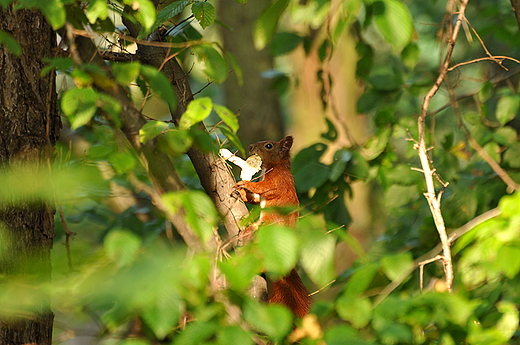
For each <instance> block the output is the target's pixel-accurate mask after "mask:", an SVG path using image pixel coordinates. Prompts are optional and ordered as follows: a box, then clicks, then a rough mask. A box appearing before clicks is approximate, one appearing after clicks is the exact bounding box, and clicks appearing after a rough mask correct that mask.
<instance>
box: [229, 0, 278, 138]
mask: <svg viewBox="0 0 520 345" xmlns="http://www.w3.org/2000/svg"><path fill="white" fill-rule="evenodd" d="M267 4H268V2H267V1H249V2H248V3H247V8H246V7H244V5H243V4H238V3H236V2H235V1H229V0H221V1H220V2H219V18H220V19H221V20H222V21H223V22H224V23H225V24H226V25H228V26H229V27H230V28H231V29H227V28H223V29H222V38H223V40H224V48H225V49H226V50H228V51H229V52H231V53H232V54H233V55H234V56H235V57H236V60H237V61H238V63H239V64H240V69H241V70H242V74H243V80H244V84H243V85H242V86H238V85H237V80H236V77H235V75H234V74H231V75H230V76H229V78H228V79H227V80H226V82H225V83H224V90H225V97H226V106H227V107H228V108H229V109H231V110H232V111H238V110H240V112H239V113H240V116H239V118H238V122H239V124H240V129H239V130H238V134H239V136H240V139H241V140H242V142H243V143H244V144H245V145H246V146H244V147H246V148H247V145H249V144H251V143H254V142H257V141H261V140H280V139H281V138H282V137H283V136H284V134H285V126H284V123H283V121H282V115H281V108H280V102H279V100H278V94H277V93H276V91H275V90H273V89H272V87H271V85H272V80H270V79H266V78H264V77H262V75H261V73H262V72H265V71H268V70H270V69H272V68H273V64H274V63H273V57H272V56H270V55H269V48H266V49H264V50H262V51H258V50H256V49H255V47H254V44H253V28H254V25H255V21H256V19H257V18H258V17H259V16H260V14H261V13H262V11H263V9H264V8H265V6H266V5H267Z"/></svg>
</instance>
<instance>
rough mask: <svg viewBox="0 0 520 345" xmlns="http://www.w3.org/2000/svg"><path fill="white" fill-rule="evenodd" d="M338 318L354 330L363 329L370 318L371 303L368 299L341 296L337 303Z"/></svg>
mask: <svg viewBox="0 0 520 345" xmlns="http://www.w3.org/2000/svg"><path fill="white" fill-rule="evenodd" d="M337 308H338V309H337V310H338V314H339V316H340V317H341V318H342V319H343V320H345V321H349V322H350V324H352V326H353V327H354V328H363V327H365V326H366V325H367V324H368V322H369V321H370V317H371V316H372V303H371V302H370V300H369V299H368V298H359V297H349V296H345V295H344V296H342V297H340V298H339V299H338V301H337Z"/></svg>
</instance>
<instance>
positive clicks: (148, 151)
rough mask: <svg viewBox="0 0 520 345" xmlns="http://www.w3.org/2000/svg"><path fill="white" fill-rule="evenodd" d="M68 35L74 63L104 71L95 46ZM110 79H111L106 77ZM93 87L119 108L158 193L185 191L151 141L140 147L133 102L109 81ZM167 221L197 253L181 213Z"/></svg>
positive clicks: (126, 131)
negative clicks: (108, 97)
mask: <svg viewBox="0 0 520 345" xmlns="http://www.w3.org/2000/svg"><path fill="white" fill-rule="evenodd" d="M68 31H69V33H70V34H69V41H71V42H69V47H71V52H72V54H73V59H74V61H76V62H78V63H81V62H90V63H93V64H96V65H98V66H100V67H101V68H102V69H103V70H105V69H106V65H105V62H104V61H103V58H102V57H101V55H99V54H98V50H97V48H96V46H95V45H94V44H93V43H92V41H91V40H90V39H89V38H86V37H81V36H78V37H75V38H74V37H71V36H72V34H71V29H69V30H68ZM109 77H110V76H109ZM95 86H96V87H97V88H98V89H99V90H101V91H103V92H105V93H107V94H109V95H110V96H112V97H113V98H114V99H116V100H117V101H118V102H119V104H121V113H120V114H119V116H120V118H121V123H122V126H121V131H122V132H123V133H124V135H125V136H126V138H127V139H128V141H129V142H130V144H131V145H132V146H133V148H134V149H135V150H136V152H137V153H138V154H139V156H140V158H141V161H142V163H143V165H144V166H145V168H146V170H147V172H148V174H149V176H150V179H151V180H152V181H153V183H154V185H155V186H156V189H157V190H158V191H159V193H163V192H167V191H179V190H182V189H184V188H185V186H184V184H183V183H182V181H181V179H180V177H179V175H178V174H177V171H176V170H175V167H174V166H173V164H172V162H171V161H170V158H169V157H168V156H167V155H166V154H164V153H163V152H162V151H160V150H158V149H157V147H156V142H155V141H154V140H151V141H148V142H147V143H146V144H141V142H140V141H139V130H140V129H141V127H142V126H143V125H144V124H145V123H146V120H145V119H144V118H143V117H142V116H141V114H140V112H139V111H138V110H137V109H136V107H135V106H134V104H133V102H132V100H131V99H130V98H129V97H128V95H127V94H126V92H125V90H124V89H123V88H122V87H121V86H119V85H117V84H116V83H115V82H113V81H110V80H109V84H108V85H107V84H103V85H101V83H100V82H98V81H97V84H95ZM169 220H170V221H171V222H172V223H173V225H174V226H175V228H176V229H177V231H178V232H179V234H180V235H181V236H182V238H183V239H184V241H185V242H186V244H187V245H188V246H189V247H190V248H192V249H200V248H201V243H200V240H199V239H198V237H197V236H196V235H195V233H194V232H193V230H192V229H191V228H190V227H189V226H188V225H187V224H186V223H185V222H184V219H183V213H182V211H181V212H178V213H177V214H174V215H170V217H169Z"/></svg>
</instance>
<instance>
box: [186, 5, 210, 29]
mask: <svg viewBox="0 0 520 345" xmlns="http://www.w3.org/2000/svg"><path fill="white" fill-rule="evenodd" d="M191 12H192V13H193V15H194V16H195V18H196V19H197V20H198V21H199V24H200V26H202V28H203V29H205V28H207V27H208V26H210V25H211V24H213V22H214V21H215V7H213V5H212V4H210V3H209V2H203V1H195V2H194V3H193V4H192V5H191Z"/></svg>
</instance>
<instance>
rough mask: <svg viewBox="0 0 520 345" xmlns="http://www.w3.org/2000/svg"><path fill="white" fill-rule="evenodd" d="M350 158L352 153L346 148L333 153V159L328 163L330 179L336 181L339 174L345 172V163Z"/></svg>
mask: <svg viewBox="0 0 520 345" xmlns="http://www.w3.org/2000/svg"><path fill="white" fill-rule="evenodd" d="M351 158H352V154H351V153H350V151H349V150H346V149H341V150H339V151H336V153H334V159H333V161H332V164H331V165H330V174H329V180H330V181H332V182H336V181H337V180H338V179H339V178H340V177H341V176H343V174H345V169H346V168H347V164H348V162H349V161H350V159H351Z"/></svg>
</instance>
